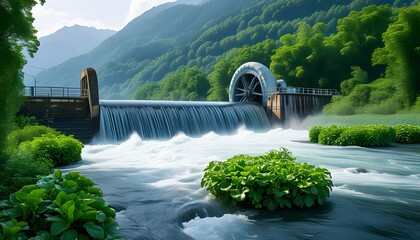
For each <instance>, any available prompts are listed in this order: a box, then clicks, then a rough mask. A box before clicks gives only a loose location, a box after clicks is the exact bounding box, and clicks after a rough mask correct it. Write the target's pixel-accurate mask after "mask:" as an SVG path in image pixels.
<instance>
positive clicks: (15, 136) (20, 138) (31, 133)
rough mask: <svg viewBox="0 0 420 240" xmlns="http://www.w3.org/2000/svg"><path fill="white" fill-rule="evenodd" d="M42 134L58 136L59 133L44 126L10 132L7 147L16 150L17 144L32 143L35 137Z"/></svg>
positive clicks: (28, 127) (27, 127)
mask: <svg viewBox="0 0 420 240" xmlns="http://www.w3.org/2000/svg"><path fill="white" fill-rule="evenodd" d="M44 134H52V135H55V136H58V135H60V132H58V131H56V130H55V129H53V128H49V127H46V126H26V127H24V128H23V129H18V130H15V131H12V132H11V133H10V134H9V135H8V137H7V146H8V148H9V149H16V148H17V147H18V146H19V144H21V143H22V142H26V141H32V140H33V139H34V138H36V137H41V136H42V135H44Z"/></svg>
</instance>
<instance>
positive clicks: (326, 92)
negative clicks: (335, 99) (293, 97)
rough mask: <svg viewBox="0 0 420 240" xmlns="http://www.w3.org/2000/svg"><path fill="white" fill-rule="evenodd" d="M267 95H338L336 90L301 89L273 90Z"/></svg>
mask: <svg viewBox="0 0 420 240" xmlns="http://www.w3.org/2000/svg"><path fill="white" fill-rule="evenodd" d="M268 93H269V94H275V93H289V94H310V95H327V96H332V95H338V94H340V93H339V92H338V91H337V90H336V89H323V88H303V87H287V88H274V89H269V90H268Z"/></svg>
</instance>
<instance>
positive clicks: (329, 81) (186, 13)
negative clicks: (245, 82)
mask: <svg viewBox="0 0 420 240" xmlns="http://www.w3.org/2000/svg"><path fill="white" fill-rule="evenodd" d="M215 13H217V14H215ZM418 23H420V18H419V1H418V0H416V1H412V0H409V1H408V0H407V1H404V0H381V1H379V0H369V1H361V0H353V1H351V0H340V1H339V0H319V1H304V0H288V1H286V0H263V1H255V0H245V1H239V0H233V1H221V0H210V1H207V2H205V3H203V4H201V5H197V6H190V5H176V6H173V7H170V8H167V9H164V10H162V11H160V12H159V11H158V9H155V12H154V14H147V13H146V14H145V15H144V16H143V15H142V16H140V17H139V18H137V19H135V20H134V21H133V22H131V23H130V24H128V25H127V27H126V28H124V29H123V30H122V31H120V32H119V33H117V34H115V35H114V36H113V37H111V38H110V39H108V40H107V41H105V42H104V43H103V44H101V45H100V46H99V47H98V48H97V49H95V50H94V51H92V52H91V53H89V54H86V55H84V56H82V57H79V58H76V59H72V60H71V61H69V62H66V63H64V64H63V65H62V66H59V67H57V68H54V69H51V71H48V73H45V74H44V75H41V76H40V78H41V79H42V77H45V78H46V80H47V79H48V78H51V79H55V80H57V79H59V77H58V76H57V75H54V73H55V72H57V74H58V73H59V74H60V77H61V78H64V79H66V78H68V76H70V73H72V72H74V71H76V73H77V74H78V73H79V72H80V71H81V69H82V68H83V67H84V66H83V64H85V66H86V65H90V66H93V67H95V68H96V69H97V71H98V75H99V81H100V82H99V85H100V87H101V90H100V95H101V98H102V99H105V98H108V99H121V98H123V99H124V98H125V99H126V98H134V99H168V100H227V98H228V94H227V93H228V86H229V83H230V79H231V77H232V75H233V73H234V71H235V70H236V69H237V68H238V67H239V66H240V65H241V64H243V63H244V62H247V61H257V62H261V63H263V64H265V65H266V66H268V67H269V68H270V69H271V70H272V72H273V73H274V74H275V76H276V77H277V78H282V79H285V80H286V82H287V83H288V85H289V86H297V87H320V88H335V89H339V90H340V91H341V93H342V95H341V96H340V97H336V98H335V99H334V102H333V104H331V105H329V106H327V108H326V109H325V112H327V113H335V114H353V113H368V112H369V113H395V112H398V111H401V110H402V109H406V110H407V109H410V110H413V109H417V108H419V106H418V105H420V104H419V103H418V102H419V101H418V100H417V97H418V96H419V89H420V88H419V82H420V80H419V74H418V72H417V70H416V67H415V66H414V64H415V63H417V62H418V60H419V59H418V57H419V56H418V48H419V47H420V44H419V40H418V39H420V38H418V37H417V35H416V34H417V33H419V32H420V31H418V30H419V29H418V28H419V26H420V24H418ZM90 62H92V63H90ZM66 76H67V77H66ZM74 78H75V79H77V77H74ZM41 81H42V80H41ZM72 81H73V82H76V83H77V81H75V80H74V79H73V80H72Z"/></svg>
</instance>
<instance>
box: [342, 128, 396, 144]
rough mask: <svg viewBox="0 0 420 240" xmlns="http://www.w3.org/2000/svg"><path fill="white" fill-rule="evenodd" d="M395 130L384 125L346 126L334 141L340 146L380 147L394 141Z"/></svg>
mask: <svg viewBox="0 0 420 240" xmlns="http://www.w3.org/2000/svg"><path fill="white" fill-rule="evenodd" d="M394 139H395V131H394V129H393V128H392V127H387V126H385V125H367V126H352V127H346V128H345V129H344V131H343V132H342V133H341V134H340V137H339V138H338V139H337V140H336V141H335V145H340V146H361V147H380V146H387V145H389V144H390V143H392V142H394Z"/></svg>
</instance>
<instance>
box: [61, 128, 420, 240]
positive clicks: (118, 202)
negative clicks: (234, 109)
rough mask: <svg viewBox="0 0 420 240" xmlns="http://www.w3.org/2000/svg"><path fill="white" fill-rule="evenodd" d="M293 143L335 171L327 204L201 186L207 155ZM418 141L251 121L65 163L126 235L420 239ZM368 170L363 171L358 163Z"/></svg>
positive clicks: (95, 149)
mask: <svg viewBox="0 0 420 240" xmlns="http://www.w3.org/2000/svg"><path fill="white" fill-rule="evenodd" d="M280 147H286V148H287V149H289V150H290V151H291V152H292V153H293V155H294V156H295V157H296V158H297V160H298V161H301V162H307V163H309V164H314V165H316V166H321V167H325V168H327V169H329V170H330V171H331V173H332V180H333V182H334V187H333V190H332V193H331V197H330V198H329V199H328V200H327V202H326V203H325V204H324V205H322V206H316V207H314V208H312V209H299V208H294V209H278V210H276V211H273V212H270V211H266V210H255V209H254V210H252V209H244V208H240V207H235V206H225V205H223V204H222V202H221V200H218V199H215V198H214V197H213V196H211V195H210V194H208V192H207V191H206V190H205V189H204V188H201V186H200V181H201V178H202V176H203V169H204V168H205V167H206V166H208V163H209V162H210V161H224V160H226V159H228V158H230V157H232V156H234V155H237V154H248V155H261V154H263V153H265V152H267V151H269V150H271V149H278V148H280ZM419 156H420V145H418V144H417V145H393V146H390V147H385V148H363V147H336V146H324V145H319V144H313V143H310V142H309V141H308V131H306V130H283V129H273V130H270V131H268V132H264V133H255V132H252V131H249V130H246V129H244V128H240V129H238V130H237V132H236V133H235V134H231V135H217V134H215V133H208V134H205V135H203V136H201V137H194V138H193V137H188V136H186V135H184V134H178V135H177V136H175V137H174V138H172V139H169V140H167V141H157V140H148V141H144V140H143V139H141V138H140V137H139V136H137V135H136V134H133V135H131V136H130V138H129V139H127V140H126V141H124V142H121V143H111V144H109V143H106V144H104V143H102V144H100V143H97V144H96V145H86V146H85V148H84V149H83V154H82V157H83V161H81V162H80V163H78V164H75V165H72V166H69V167H67V169H66V170H68V171H78V172H81V173H83V174H85V175H86V176H88V177H90V178H91V179H92V180H93V181H94V182H95V183H97V184H98V186H99V187H100V188H102V190H103V192H104V197H105V199H106V200H107V201H108V203H109V204H110V205H111V206H112V207H114V208H115V209H116V210H117V211H118V213H117V221H118V223H119V224H120V227H121V229H120V232H121V234H122V235H123V237H124V239H128V240H137V239H149V240H163V239H165V240H166V239H171V240H172V239H175V240H177V239H185V240H191V239H197V240H219V239H222V240H224V239H226V240H230V239H244V240H250V239H264V240H265V239H350V240H352V239H354V240H360V239H369V240H371V239H375V240H376V239H413V240H414V239H420V232H419V231H418V229H419V223H420V212H419V209H420V174H419V173H420V158H419ZM360 169H363V170H360Z"/></svg>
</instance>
